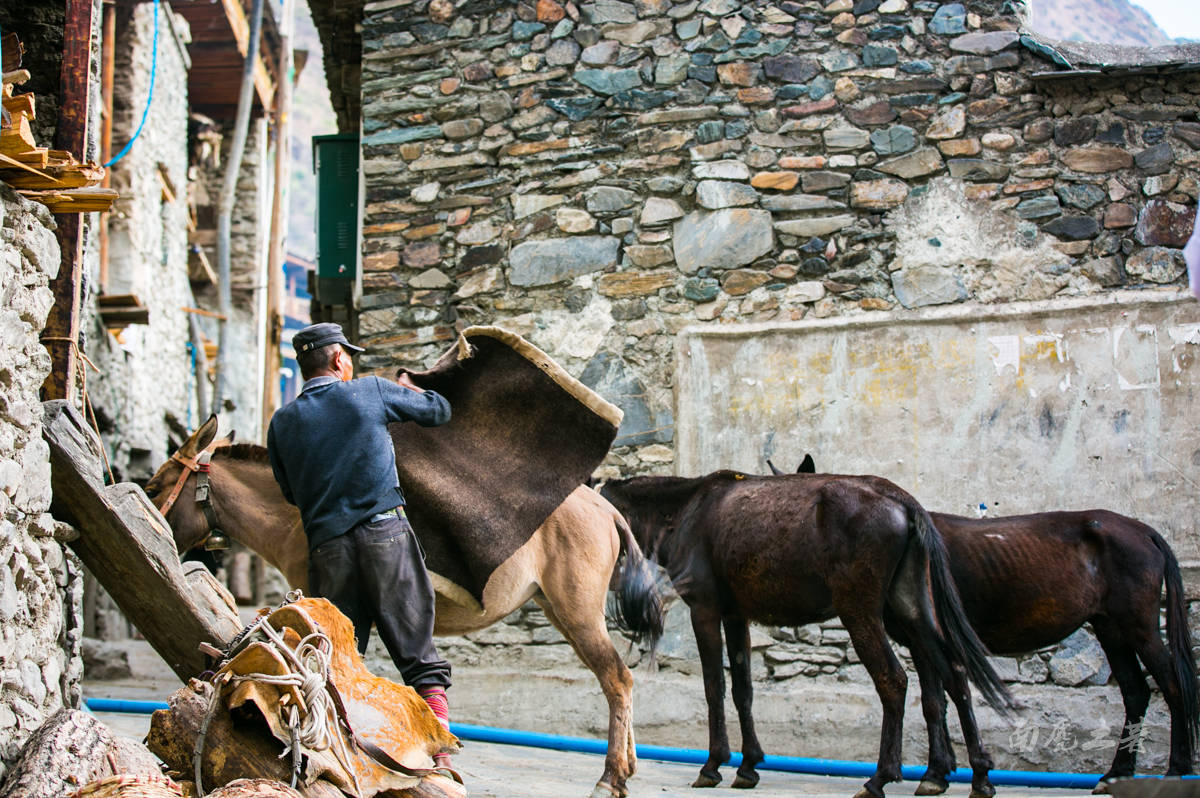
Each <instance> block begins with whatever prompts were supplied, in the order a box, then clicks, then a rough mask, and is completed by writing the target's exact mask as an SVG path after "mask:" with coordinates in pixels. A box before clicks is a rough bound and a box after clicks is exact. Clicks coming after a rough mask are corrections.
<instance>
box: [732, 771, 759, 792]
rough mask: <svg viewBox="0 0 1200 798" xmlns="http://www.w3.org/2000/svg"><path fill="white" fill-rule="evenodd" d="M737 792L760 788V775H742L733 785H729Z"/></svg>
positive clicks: (739, 775)
mask: <svg viewBox="0 0 1200 798" xmlns="http://www.w3.org/2000/svg"><path fill="white" fill-rule="evenodd" d="M729 786H730V787H733V788H734V789H735V790H753V789H754V788H755V787H757V786H758V774H757V773H751V774H750V775H749V776H743V775H742V774H741V773H739V774H737V776H735V777H734V779H733V784H730V785H729Z"/></svg>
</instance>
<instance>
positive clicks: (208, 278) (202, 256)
mask: <svg viewBox="0 0 1200 798" xmlns="http://www.w3.org/2000/svg"><path fill="white" fill-rule="evenodd" d="M188 282H192V283H206V284H208V285H216V284H217V273H216V272H215V271H213V267H212V264H211V263H209V262H208V255H207V254H206V253H205V252H204V247H201V246H199V245H192V246H189V247H188Z"/></svg>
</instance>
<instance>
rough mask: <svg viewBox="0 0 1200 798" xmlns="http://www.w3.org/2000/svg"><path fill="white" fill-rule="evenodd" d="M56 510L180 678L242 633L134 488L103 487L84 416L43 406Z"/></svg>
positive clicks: (55, 404) (56, 404) (61, 404)
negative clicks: (209, 647) (207, 648)
mask: <svg viewBox="0 0 1200 798" xmlns="http://www.w3.org/2000/svg"><path fill="white" fill-rule="evenodd" d="M44 408H45V421H44V427H43V436H44V437H45V439H46V442H47V443H48V444H49V445H50V474H51V486H52V488H53V502H52V504H51V512H52V513H53V514H54V515H55V516H56V517H57V518H59V519H60V520H63V521H66V522H67V523H69V524H71V525H72V526H74V527H75V528H76V529H78V530H79V532H80V535H79V538H78V539H77V540H75V541H73V542H71V544H70V545H71V548H72V549H74V551H75V553H76V554H78V555H79V558H80V559H81V560H83V562H84V564H85V565H87V567H88V569H89V570H91V572H92V573H93V574H95V576H96V578H97V580H99V582H100V583H101V584H102V585H103V586H104V589H105V590H107V591H108V593H109V595H110V596H112V598H113V600H114V601H116V602H117V605H118V606H120V608H121V610H122V611H123V612H124V613H125V615H126V616H127V617H128V618H129V620H130V621H132V622H133V624H134V625H135V626H136V627H137V628H138V630H139V631H140V632H141V633H142V635H143V636H144V637H145V638H146V640H147V641H148V642H149V643H150V645H151V646H153V647H154V650H155V651H157V652H158V654H159V655H160V656H161V657H162V658H163V659H164V660H165V661H166V663H167V664H168V665H169V666H170V667H171V669H172V670H173V671H175V673H176V675H178V676H179V678H180V679H181V680H186V679H188V678H189V677H191V676H195V675H197V674H199V673H201V672H203V671H204V670H205V669H206V668H207V667H208V662H207V658H206V657H205V656H204V655H203V654H201V653H200V651H199V650H198V649H197V646H199V644H200V643H204V642H208V643H212V644H214V645H217V646H224V645H225V644H226V643H228V641H230V640H232V639H233V637H234V636H235V635H236V634H237V633H238V632H239V631H240V630H241V628H242V624H241V621H240V620H239V618H238V616H237V613H236V612H235V611H234V610H233V609H232V608H231V607H230V603H231V602H230V600H229V599H227V598H226V597H225V596H224V595H221V594H220V593H219V592H217V591H216V590H215V588H214V587H213V583H212V582H210V581H206V580H204V579H203V578H201V577H193V578H191V579H189V578H188V577H187V576H186V575H185V573H184V571H183V568H182V566H181V565H180V563H179V557H178V555H177V554H176V551H175V543H174V541H173V540H172V538H171V528H170V526H168V524H167V522H166V521H165V520H164V519H163V517H162V516H161V515H160V514H159V512H158V510H157V509H156V508H155V507H154V505H153V504H152V503H151V502H150V500H149V499H148V498H146V494H145V493H143V492H142V489H141V488H139V487H138V486H137V485H134V484H132V483H127V482H126V483H121V484H118V485H110V486H108V487H104V484H103V477H102V476H101V470H100V459H99V455H98V453H99V451H100V448H99V447H100V443H99V442H98V441H97V439H96V436H95V434H94V433H93V432H92V430H91V429H90V428H89V427H88V426H87V425H86V424H85V423H84V421H83V418H82V417H81V416H80V414H79V411H77V410H75V408H74V407H72V406H71V405H69V404H68V403H66V402H65V401H62V400H56V401H50V402H46V403H45V404H44Z"/></svg>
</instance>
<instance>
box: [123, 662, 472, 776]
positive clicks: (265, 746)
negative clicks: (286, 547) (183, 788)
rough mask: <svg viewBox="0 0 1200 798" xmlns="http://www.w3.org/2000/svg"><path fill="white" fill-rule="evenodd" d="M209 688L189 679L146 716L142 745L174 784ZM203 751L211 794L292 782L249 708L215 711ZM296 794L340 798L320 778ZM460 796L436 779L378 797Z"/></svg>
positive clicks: (275, 744) (188, 768) (186, 771)
mask: <svg viewBox="0 0 1200 798" xmlns="http://www.w3.org/2000/svg"><path fill="white" fill-rule="evenodd" d="M212 689H213V687H212V685H211V684H209V683H208V682H202V681H199V680H197V679H193V680H191V682H189V684H188V686H187V687H183V688H180V689H179V690H176V691H175V692H174V693H173V694H172V695H171V697H170V698H168V699H167V705H168V707H169V708H168V709H160V710H158V711H157V712H155V713H154V715H153V716H151V718H150V733H149V734H148V735H147V736H146V745H147V747H148V748H149V749H150V750H151V751H153V752H154V754H155V755H156V756H158V758H159V759H161V760H162V761H163V762H164V763H166V766H167V768H168V775H171V776H172V777H174V778H175V779H176V780H182V779H191V777H192V772H193V763H192V752H193V751H194V749H195V744H196V738H197V737H198V736H199V734H200V727H201V725H202V724H203V723H204V716H205V714H206V713H207V712H208V705H209V700H210V697H211V695H212ZM204 750H205V751H206V752H207V753H206V754H205V756H204V757H203V758H202V765H201V776H200V777H201V779H202V780H203V782H204V787H205V789H209V790H211V789H212V788H213V786H214V785H218V784H227V785H228V784H230V783H231V782H233V781H236V780H237V779H271V780H275V781H282V782H287V783H290V782H291V765H290V763H289V760H287V759H280V758H279V754H280V752H281V751H282V750H283V748H282V746H281V745H280V743H279V741H278V740H276V739H275V738H274V737H272V736H271V732H270V730H269V729H268V728H267V725H266V722H265V721H263V719H262V717H261V716H260V715H258V714H257V713H255V712H253V711H252V710H247V711H246V712H240V711H239V712H238V713H237V714H236V715H231V714H230V713H229V712H227V711H220V712H217V713H215V715H214V716H213V719H212V721H211V722H210V723H209V726H208V733H207V734H206V735H205V742H204ZM298 792H299V794H300V795H301V796H303V798H345V796H344V794H343V793H342V791H341V790H339V789H338V788H337V787H335V786H333V785H332V784H330V783H329V782H327V781H321V780H318V781H315V782H313V783H312V784H311V785H309V786H307V787H301V788H299V790H298ZM234 795H237V796H238V798H242V796H241V795H240V794H237V793H234V794H232V795H230V797H229V798H233V796H234ZM252 795H257V794H256V793H247V794H246V795H245V798H250V796H252ZM267 795H271V793H267ZM464 795H465V792H464V791H463V789H462V787H461V786H459V785H458V784H457V783H456V782H453V781H450V780H449V779H447V778H445V777H442V776H436V777H432V778H426V779H423V780H422V781H421V782H420V783H419V784H418V785H417V786H415V787H411V788H409V789H406V790H393V791H389V792H387V793H381V794H380V798H462V796H464ZM210 798H213V796H210Z"/></svg>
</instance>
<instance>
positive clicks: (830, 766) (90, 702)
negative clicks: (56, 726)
mask: <svg viewBox="0 0 1200 798" xmlns="http://www.w3.org/2000/svg"><path fill="white" fill-rule="evenodd" d="M84 703H85V704H86V706H87V708H88V709H89V710H91V711H92V712H132V713H142V714H149V713H151V712H153V711H154V710H156V709H166V708H167V704H166V703H165V702H163V701H125V700H117V699H111V698H89V699H87V700H86V701H85V702H84ZM450 731H451V732H453V733H454V734H455V735H456V736H458V738H459V739H462V740H468V741H471V742H477V743H499V744H501V745H521V746H526V747H530V748H545V749H548V750H551V751H570V752H572V753H578V754H599V755H600V756H604V755H605V754H606V753H608V741H607V740H599V739H593V738H588V737H565V736H563V735H559V734H542V733H540V732H528V731H519V730H517V729H500V728H496V727H493V726H475V725H472V724H469V723H451V724H450ZM637 755H638V757H639V758H641V759H652V760H655V761H657V762H674V763H676V764H682V765H703V764H704V763H705V762H707V761H708V752H707V751H702V750H700V749H696V748H670V747H667V746H662V745H639V746H637ZM741 763H742V755H741V754H733V755H732V756H731V757H730V758H729V761H728V762H726V764H727V765H729V766H730V767H737V766H738V765H740V764H741ZM758 768H759V770H773V771H778V772H781V773H806V774H808V775H812V776H843V777H849V778H870V777H871V776H872V775H873V774H874V773H875V764H874V763H872V762H852V761H848V760H845V759H821V758H819V757H807V756H768V757H766V758H765V759H764V760H763V761H762V764H760V765H759V766H758ZM901 772H902V774H903V776H904V778H905V779H906V780H909V781H920V779H921V777H922V776H923V775H924V774H925V768H924V766H921V765H905V766H904V767H903V768H902V769H901ZM1100 775H1101V774H1099V773H1061V772H1049V773H1039V772H1036V771H1031V770H992V771H990V772H989V773H988V777H989V778H990V779H991V781H992V784H995V785H997V786H1006V787H1044V788H1057V789H1071V790H1079V789H1091V788H1092V787H1095V786H1096V783H1097V782H1099V781H1100ZM971 776H972V773H971V771H970V769H969V768H958V769H957V770H955V771H954V772H953V773H951V774H950V775H949V776H947V779H948V780H949V781H953V782H960V783H964V784H969V783H970V781H971ZM1135 778H1139V779H1153V778H1159V777H1158V776H1136V777H1135ZM1182 778H1185V779H1200V776H1183V777H1182Z"/></svg>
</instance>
